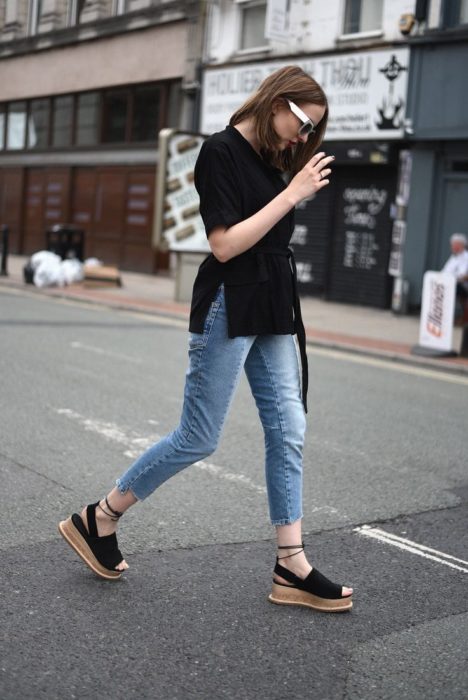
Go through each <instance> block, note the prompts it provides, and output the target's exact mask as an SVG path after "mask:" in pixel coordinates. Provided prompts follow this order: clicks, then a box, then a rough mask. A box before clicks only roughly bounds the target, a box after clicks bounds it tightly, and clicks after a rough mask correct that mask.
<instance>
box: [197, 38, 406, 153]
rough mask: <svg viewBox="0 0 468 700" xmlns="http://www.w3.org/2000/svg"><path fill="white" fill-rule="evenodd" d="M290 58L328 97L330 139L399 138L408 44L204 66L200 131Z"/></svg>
mask: <svg viewBox="0 0 468 700" xmlns="http://www.w3.org/2000/svg"><path fill="white" fill-rule="evenodd" d="M292 62H294V64H296V65H298V66H300V67H301V68H302V69H303V70H305V71H306V72H307V73H309V74H310V75H311V76H313V77H314V78H315V79H316V80H317V81H318V82H319V84H320V85H321V86H322V88H323V89H324V91H325V93H326V95H327V98H328V101H329V106H330V117H329V121H328V128H327V138H328V139H329V140H348V139H378V140H382V139H384V140H387V139H398V138H401V137H402V136H403V118H404V112H405V102H406V87H407V80H408V63H409V52H408V49H406V48H403V49H390V50H385V51H359V52H353V53H344V54H335V55H333V56H314V57H313V58H306V57H302V58H295V59H294V61H288V62H287V61H268V62H266V63H251V64H243V65H241V66H235V67H232V68H208V69H206V70H205V73H204V76H203V91H202V95H203V102H202V111H201V131H202V132H203V133H206V134H211V133H213V132H215V131H221V130H222V129H224V127H225V126H226V124H227V123H228V122H229V118H230V116H231V114H232V113H233V112H234V111H235V110H236V109H237V108H238V107H239V106H240V105H241V104H242V103H243V102H244V101H245V100H246V99H247V98H248V97H249V96H250V95H251V94H252V92H254V91H255V90H256V89H257V87H258V86H259V85H260V83H261V82H262V80H264V79H265V78H266V77H267V76H268V75H270V73H273V72H274V71H276V70H278V69H279V68H282V67H284V66H286V65H288V64H290V63H292Z"/></svg>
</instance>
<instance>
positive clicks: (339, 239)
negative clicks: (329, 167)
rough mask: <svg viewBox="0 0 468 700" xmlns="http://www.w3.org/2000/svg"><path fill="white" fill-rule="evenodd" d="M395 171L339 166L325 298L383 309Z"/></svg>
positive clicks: (386, 297) (386, 301)
mask: <svg viewBox="0 0 468 700" xmlns="http://www.w3.org/2000/svg"><path fill="white" fill-rule="evenodd" d="M394 182H395V173H394V169H392V168H387V167H379V168H362V169H357V168H343V169H342V171H341V172H340V177H339V181H338V185H337V196H336V210H335V225H334V236H333V247H332V259H331V269H330V273H331V274H330V284H329V287H328V298H330V299H332V300H334V301H342V302H351V303H354V304H363V305H368V306H376V307H379V308H386V307H387V306H388V305H389V302H390V278H389V275H388V260H389V254H390V244H391V225H392V220H391V217H390V205H391V202H392V201H393V198H394Z"/></svg>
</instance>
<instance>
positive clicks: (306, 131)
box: [287, 100, 315, 136]
mask: <svg viewBox="0 0 468 700" xmlns="http://www.w3.org/2000/svg"><path fill="white" fill-rule="evenodd" d="M287 102H288V105H289V109H290V110H291V112H292V113H293V114H295V115H296V117H297V118H298V119H299V120H300V121H301V122H302V126H301V127H300V129H299V131H298V132H297V135H298V136H310V134H313V133H314V132H315V124H314V122H313V121H312V119H310V118H309V117H308V116H307V114H306V113H305V112H303V111H302V109H301V108H300V107H298V106H297V104H295V103H294V102H291V100H287Z"/></svg>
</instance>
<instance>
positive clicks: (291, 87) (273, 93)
mask: <svg viewBox="0 0 468 700" xmlns="http://www.w3.org/2000/svg"><path fill="white" fill-rule="evenodd" d="M287 99H289V100H291V101H292V102H296V103H297V104H298V105H300V104H301V103H312V104H317V105H320V106H322V107H325V114H324V115H323V117H322V119H321V120H320V122H319V124H318V125H317V126H316V130H315V132H314V133H313V134H312V135H311V136H310V137H309V139H308V140H307V142H306V143H302V142H299V143H298V144H297V146H296V147H295V148H294V151H292V150H291V149H290V148H287V149H285V150H284V151H280V150H279V149H278V145H279V142H280V139H279V137H278V136H277V134H276V132H275V130H274V128H273V114H272V106H273V103H274V102H275V101H276V102H277V101H281V100H284V101H286V100H287ZM285 104H287V103H286V102H285ZM243 119H253V120H254V124H255V130H256V134H257V139H258V142H259V143H260V148H261V153H262V156H263V157H264V158H265V159H266V160H268V162H270V163H271V164H272V165H274V166H275V167H276V168H279V169H280V170H283V171H289V172H290V173H291V174H292V175H294V174H295V173H297V172H298V171H299V170H300V169H301V168H303V167H304V165H305V164H306V163H307V161H308V160H310V158H312V156H313V154H314V153H315V151H316V150H317V149H318V147H319V146H320V144H321V143H322V141H323V137H324V134H325V129H326V127H327V120H328V102H327V98H326V96H325V93H324V92H323V90H322V88H321V87H320V85H319V84H318V83H317V81H316V80H314V79H313V78H312V77H311V76H310V75H308V74H307V73H306V72H305V71H303V70H302V68H299V66H285V67H284V68H280V69H279V70H277V71H275V72H274V73H272V74H271V75H269V76H268V78H265V80H264V81H263V82H262V83H261V85H260V86H259V88H258V89H257V91H256V92H254V93H253V95H251V96H250V97H249V99H248V100H247V101H246V102H244V104H243V105H242V106H241V107H239V109H238V110H237V111H236V112H234V114H233V115H232V117H231V119H230V120H229V124H230V125H231V126H235V125H236V124H238V123H239V122H241V121H242V120H243Z"/></svg>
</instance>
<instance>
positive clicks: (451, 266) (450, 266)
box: [441, 255, 456, 275]
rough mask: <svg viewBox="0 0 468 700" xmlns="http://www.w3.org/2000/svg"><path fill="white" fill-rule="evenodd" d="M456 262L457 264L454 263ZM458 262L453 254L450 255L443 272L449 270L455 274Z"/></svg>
mask: <svg viewBox="0 0 468 700" xmlns="http://www.w3.org/2000/svg"><path fill="white" fill-rule="evenodd" d="M454 263H455V264H454ZM455 267H456V262H455V261H454V259H453V255H451V256H450V257H449V259H448V260H447V262H446V263H445V265H444V266H443V268H442V270H441V272H448V273H449V274H451V275H454V274H455Z"/></svg>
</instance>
